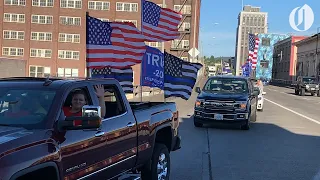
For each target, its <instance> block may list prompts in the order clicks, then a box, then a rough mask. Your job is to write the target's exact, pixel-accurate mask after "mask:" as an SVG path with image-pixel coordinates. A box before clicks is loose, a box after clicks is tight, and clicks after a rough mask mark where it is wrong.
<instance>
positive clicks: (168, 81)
mask: <svg viewBox="0 0 320 180" xmlns="http://www.w3.org/2000/svg"><path fill="white" fill-rule="evenodd" d="M164 58H165V61H164V94H165V98H168V97H180V98H182V99H185V100H188V99H189V98H190V96H191V93H192V89H193V87H194V84H195V83H196V80H197V74H198V70H199V69H201V68H202V64H199V63H190V62H187V61H184V60H182V59H180V58H178V57H175V56H173V55H171V54H168V53H166V52H165V54H164Z"/></svg>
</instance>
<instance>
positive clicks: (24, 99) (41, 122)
mask: <svg viewBox="0 0 320 180" xmlns="http://www.w3.org/2000/svg"><path fill="white" fill-rule="evenodd" d="M100 84H101V85H103V86H104V90H105V94H104V102H105V106H106V109H107V112H106V114H105V116H104V117H102V115H101V107H100V106H99V104H100V103H99V101H100V99H98V98H97V96H96V94H95V91H94V85H100ZM80 90H81V91H82V93H83V94H82V95H83V96H84V97H86V101H87V105H85V106H82V112H81V111H80V112H79V113H80V114H82V116H79V115H78V114H77V115H74V116H68V117H66V116H65V114H64V111H63V110H62V109H63V107H70V106H71V103H72V99H73V95H74V93H75V92H76V91H80ZM85 94H86V95H85ZM102 100H103V99H102ZM76 101H77V102H78V103H79V102H80V101H81V102H82V103H83V101H82V100H79V99H77V100H76ZM81 102H80V103H81ZM8 104H9V105H8ZM40 110H41V111H40ZM17 112H18V113H17ZM13 114H14V116H13ZM178 127H179V119H178V111H177V107H176V104H175V103H174V102H167V103H162V102H142V103H140V102H129V101H128V100H127V98H126V96H125V93H124V91H123V89H122V88H121V86H120V84H119V82H118V81H116V80H114V79H92V80H80V79H77V80H66V79H55V78H50V79H49V78H48V79H46V78H28V77H21V78H6V79H0V174H1V175H0V179H1V180H17V179H18V180H27V179H34V180H36V179H39V180H43V179H46V180H62V179H69V180H70V179H99V180H100V179H105V180H107V179H118V177H119V176H123V175H124V174H127V173H128V174H129V175H130V172H141V178H142V179H143V180H155V179H158V178H160V177H161V178H163V179H169V176H170V152H172V151H176V150H178V149H180V147H181V146H180V142H181V139H180V136H179V130H178ZM135 179H138V178H135Z"/></svg>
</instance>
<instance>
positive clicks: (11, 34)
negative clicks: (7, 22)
mask: <svg viewBox="0 0 320 180" xmlns="http://www.w3.org/2000/svg"><path fill="white" fill-rule="evenodd" d="M3 39H12V40H24V31H12V30H3Z"/></svg>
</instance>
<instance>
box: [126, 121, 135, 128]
mask: <svg viewBox="0 0 320 180" xmlns="http://www.w3.org/2000/svg"><path fill="white" fill-rule="evenodd" d="M134 125H135V123H132V122H129V123H128V124H127V127H133V126H134Z"/></svg>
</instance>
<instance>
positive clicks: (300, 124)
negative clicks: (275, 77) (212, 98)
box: [171, 82, 320, 180]
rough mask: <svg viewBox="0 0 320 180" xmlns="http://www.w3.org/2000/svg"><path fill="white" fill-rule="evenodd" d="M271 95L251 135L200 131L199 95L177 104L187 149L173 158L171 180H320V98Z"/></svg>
mask: <svg viewBox="0 0 320 180" xmlns="http://www.w3.org/2000/svg"><path fill="white" fill-rule="evenodd" d="M201 84H203V82H201ZM265 91H266V92H267V95H266V96H265V98H266V101H265V107H264V111H263V112H259V113H258V120H257V122H256V123H254V125H253V127H252V129H250V130H249V131H243V130H238V128H237V127H209V128H195V127H194V126H193V117H192V114H193V106H194V101H195V99H196V94H193V95H192V97H191V98H190V100H189V101H187V102H186V101H183V100H176V101H177V104H178V106H179V109H180V117H181V124H180V127H181V128H180V133H181V135H182V140H183V144H182V149H180V150H179V151H177V152H173V153H172V155H171V162H172V167H171V179H173V180H242V179H244V180H269V179H270V180H275V179H277V180H278V179H279V180H286V179H288V180H318V179H319V180H320V173H319V175H317V174H318V172H319V171H320V153H319V152H320V151H319V150H320V138H319V136H320V111H317V109H318V106H320V97H310V96H305V97H299V96H295V95H292V92H293V90H292V89H288V88H280V87H274V86H268V87H265Z"/></svg>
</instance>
